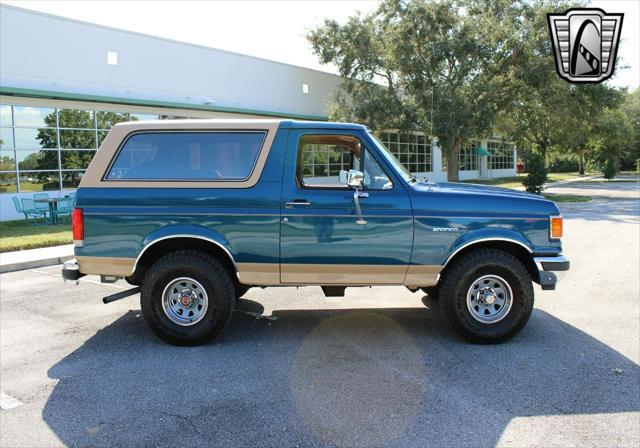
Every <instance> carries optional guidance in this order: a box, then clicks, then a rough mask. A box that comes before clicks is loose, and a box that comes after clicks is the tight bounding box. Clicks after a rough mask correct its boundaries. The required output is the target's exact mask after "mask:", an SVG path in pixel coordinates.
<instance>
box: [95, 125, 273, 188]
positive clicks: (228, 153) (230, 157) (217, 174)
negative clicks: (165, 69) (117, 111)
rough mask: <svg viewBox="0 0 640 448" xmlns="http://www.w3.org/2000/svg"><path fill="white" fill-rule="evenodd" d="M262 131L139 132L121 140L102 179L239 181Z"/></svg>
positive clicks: (249, 169)
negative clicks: (122, 142) (121, 142)
mask: <svg viewBox="0 0 640 448" xmlns="http://www.w3.org/2000/svg"><path fill="white" fill-rule="evenodd" d="M265 137H266V132H263V131H255V132H254V131H243V132H140V133H136V134H133V135H131V136H130V137H129V138H127V139H126V140H125V143H124V144H123V145H122V147H121V148H120V150H119V151H118V152H117V154H116V156H115V159H114V161H113V162H112V164H111V166H110V168H109V170H108V171H107V173H106V176H105V179H106V180H112V181H118V180H127V181H131V180H142V181H144V180H153V181H158V180H167V181H216V180H225V181H241V180H245V179H247V178H248V177H249V176H250V175H251V172H252V171H253V168H254V166H255V164H256V160H257V158H258V155H259V154H260V150H261V149H262V146H263V144H264V140H265Z"/></svg>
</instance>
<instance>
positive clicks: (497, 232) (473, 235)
mask: <svg viewBox="0 0 640 448" xmlns="http://www.w3.org/2000/svg"><path fill="white" fill-rule="evenodd" d="M490 241H500V242H509V243H514V244H517V245H519V246H521V247H522V248H524V249H525V250H526V251H527V252H528V253H530V254H532V255H533V249H532V244H531V242H530V241H529V240H527V239H526V238H525V237H524V236H523V235H522V234H521V233H518V232H515V231H513V230H508V229H491V228H490V229H481V230H477V231H473V232H469V233H466V234H464V235H462V236H461V237H460V238H458V239H457V240H456V241H455V242H454V243H453V245H452V246H451V248H450V250H449V254H448V255H447V259H446V261H445V262H444V263H443V264H442V269H444V268H445V267H446V266H447V265H448V264H449V262H450V261H451V260H453V258H454V257H455V256H456V255H457V254H458V253H459V252H460V251H462V250H463V249H465V248H467V247H469V246H473V245H474V244H479V243H486V242H490Z"/></svg>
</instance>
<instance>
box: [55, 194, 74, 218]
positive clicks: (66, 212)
mask: <svg viewBox="0 0 640 448" xmlns="http://www.w3.org/2000/svg"><path fill="white" fill-rule="evenodd" d="M73 201H74V199H73V198H67V197H65V198H61V199H60V200H59V201H58V210H57V211H56V217H57V218H58V219H60V220H61V221H66V220H67V219H69V221H71V212H72V211H73Z"/></svg>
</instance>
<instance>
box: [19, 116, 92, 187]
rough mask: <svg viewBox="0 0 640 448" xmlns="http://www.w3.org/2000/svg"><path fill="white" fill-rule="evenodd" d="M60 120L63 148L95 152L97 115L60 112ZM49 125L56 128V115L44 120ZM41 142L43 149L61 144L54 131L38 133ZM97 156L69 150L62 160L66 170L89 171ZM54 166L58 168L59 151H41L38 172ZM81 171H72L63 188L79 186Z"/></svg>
mask: <svg viewBox="0 0 640 448" xmlns="http://www.w3.org/2000/svg"><path fill="white" fill-rule="evenodd" d="M58 115H59V117H58V118H59V120H60V124H59V125H60V127H61V128H71V129H60V147H61V148H71V149H94V148H96V133H95V130H94V129H95V122H94V119H93V115H92V113H91V112H89V111H85V110H75V109H60V111H59V114H58ZM44 122H45V124H46V125H47V126H51V127H55V126H56V115H55V112H52V113H50V114H49V115H47V116H46V117H45V118H44ZM37 138H38V140H39V141H40V144H41V145H42V147H43V148H57V147H58V141H57V135H56V132H55V130H54V129H40V130H39V131H38V137H37ZM93 155H94V153H93V152H89V151H78V150H65V151H62V152H61V154H60V157H61V158H62V160H61V163H62V167H63V168H64V169H72V170H78V169H84V168H86V167H87V166H88V165H89V163H90V162H91V159H92V158H93ZM23 163H24V162H23ZM52 166H58V151H48V150H46V149H43V150H41V151H40V152H39V158H38V169H48V168H50V167H52ZM47 176H48V174H47V173H43V174H40V175H39V177H40V179H41V180H44V178H46V177H47ZM77 176H78V171H68V172H64V173H63V179H62V182H63V185H71V186H77V184H78V180H77Z"/></svg>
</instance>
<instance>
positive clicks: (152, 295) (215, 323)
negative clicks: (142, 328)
mask: <svg viewBox="0 0 640 448" xmlns="http://www.w3.org/2000/svg"><path fill="white" fill-rule="evenodd" d="M180 277H189V278H192V279H194V280H196V281H197V282H199V283H200V284H201V285H202V286H203V287H204V289H205V291H206V293H207V296H208V306H207V310H206V312H205V313H204V317H202V320H200V321H199V322H197V323H196V324H194V325H190V326H181V325H178V324H176V323H175V322H173V321H172V320H171V319H169V317H168V316H167V314H165V312H164V310H163V306H162V301H163V297H162V294H163V291H164V288H165V287H166V286H167V285H169V284H170V283H171V282H172V281H173V280H175V279H177V278H180ZM234 305H235V285H234V283H233V280H232V278H231V275H230V273H229V272H228V270H227V269H225V267H224V266H223V265H222V264H221V263H220V262H219V261H218V260H216V259H215V258H214V257H212V256H210V255H207V254H206V253H203V252H199V251H195V250H183V251H176V252H172V253H170V254H168V255H165V256H164V257H162V258H161V259H160V260H158V261H156V262H155V263H154V264H153V266H151V268H150V269H149V270H148V271H147V273H146V275H145V278H144V283H143V285H142V292H141V294H140V306H141V308H142V315H143V317H144V320H145V321H146V323H147V325H148V326H149V328H150V329H151V330H152V331H153V332H154V333H155V334H156V335H157V336H158V337H159V338H160V339H163V340H164V341H166V342H168V343H170V344H173V345H200V344H204V343H205V342H208V341H210V340H211V339H213V338H214V337H215V336H216V335H218V334H220V333H221V332H222V330H223V329H224V327H225V325H226V324H227V323H228V322H229V320H230V319H231V316H232V315H233V309H234Z"/></svg>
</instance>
